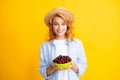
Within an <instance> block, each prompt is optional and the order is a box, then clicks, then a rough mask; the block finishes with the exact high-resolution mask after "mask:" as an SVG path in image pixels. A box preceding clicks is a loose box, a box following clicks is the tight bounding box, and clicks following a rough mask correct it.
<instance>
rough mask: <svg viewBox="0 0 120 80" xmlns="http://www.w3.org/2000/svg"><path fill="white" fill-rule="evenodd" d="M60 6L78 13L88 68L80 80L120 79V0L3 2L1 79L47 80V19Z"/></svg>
mask: <svg viewBox="0 0 120 80" xmlns="http://www.w3.org/2000/svg"><path fill="white" fill-rule="evenodd" d="M58 6H62V7H65V8H67V9H69V10H70V11H71V12H72V13H73V14H74V16H75V22H74V24H73V25H74V33H75V35H76V37H77V38H79V39H81V40H82V42H83V44H84V48H85V52H86V57H87V63H88V67H87V70H86V72H85V73H84V75H83V76H82V77H80V79H81V80H120V75H119V72H120V58H119V57H120V1H119V0H0V80H43V77H42V76H41V74H40V73H39V70H38V67H39V65H40V61H39V47H40V45H41V43H42V42H43V41H44V40H45V38H46V36H47V33H48V28H47V27H46V25H45V24H44V16H45V14H46V13H47V12H48V11H50V10H51V9H53V8H54V7H58ZM73 54H74V53H73Z"/></svg>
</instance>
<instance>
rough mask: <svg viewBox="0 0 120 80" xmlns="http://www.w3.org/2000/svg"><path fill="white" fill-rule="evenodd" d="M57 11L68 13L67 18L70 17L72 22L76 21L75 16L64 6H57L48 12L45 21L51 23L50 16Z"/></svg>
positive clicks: (47, 23)
mask: <svg viewBox="0 0 120 80" xmlns="http://www.w3.org/2000/svg"><path fill="white" fill-rule="evenodd" d="M57 13H62V14H64V15H67V18H68V19H69V21H71V22H73V21H74V16H73V14H72V13H71V12H70V11H68V10H67V9H65V8H62V7H57V8H54V9H53V10H51V11H50V12H49V13H47V14H46V16H45V18H44V22H45V24H46V25H47V26H49V25H50V18H51V17H52V16H53V15H55V14H57Z"/></svg>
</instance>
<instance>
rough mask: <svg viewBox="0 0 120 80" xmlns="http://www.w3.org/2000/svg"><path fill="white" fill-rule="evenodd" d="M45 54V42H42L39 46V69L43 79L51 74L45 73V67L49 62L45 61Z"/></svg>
mask: <svg viewBox="0 0 120 80" xmlns="http://www.w3.org/2000/svg"><path fill="white" fill-rule="evenodd" d="M46 54H47V49H46V47H45V44H42V46H41V47H40V67H39V71H40V73H41V74H42V76H43V77H44V78H45V79H49V78H51V75H50V76H47V74H46V69H47V67H48V66H49V64H48V62H47V55H46Z"/></svg>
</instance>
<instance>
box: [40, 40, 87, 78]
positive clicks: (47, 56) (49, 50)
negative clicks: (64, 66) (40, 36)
mask: <svg viewBox="0 0 120 80" xmlns="http://www.w3.org/2000/svg"><path fill="white" fill-rule="evenodd" d="M66 44H67V46H68V55H69V56H70V57H71V58H72V60H73V62H74V63H75V64H76V65H77V66H78V68H79V69H78V72H77V73H76V72H74V71H73V70H72V69H68V80H79V78H78V77H79V76H82V75H83V73H84V72H85V69H86V67H87V63H86V55H85V51H84V48H83V45H82V42H81V40H79V39H74V40H73V41H67V42H66ZM55 53H56V47H55V44H54V40H52V41H46V42H44V43H43V44H42V45H41V47H40V67H39V71H40V73H41V74H42V76H43V77H44V78H45V80H57V77H58V76H57V74H58V71H56V72H54V73H53V74H51V75H49V76H47V75H46V68H47V67H49V66H50V65H51V63H52V61H53V59H54V58H55Z"/></svg>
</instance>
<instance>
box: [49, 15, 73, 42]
mask: <svg viewBox="0 0 120 80" xmlns="http://www.w3.org/2000/svg"><path fill="white" fill-rule="evenodd" d="M55 17H60V18H62V19H63V20H64V21H65V23H66V24H67V31H66V33H65V36H66V39H67V40H69V41H72V40H73V38H74V34H73V26H72V23H73V22H72V21H70V20H69V18H67V16H66V15H64V14H62V13H56V14H54V15H53V16H51V17H50V20H49V25H48V27H49V37H48V41H51V40H53V39H55V37H56V35H55V33H54V31H53V19H54V18H55Z"/></svg>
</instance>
